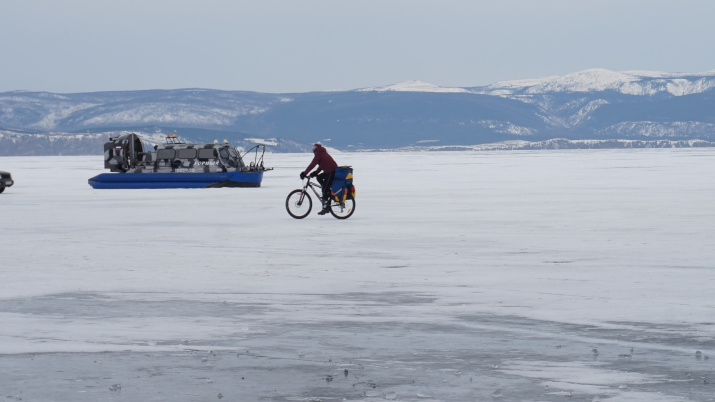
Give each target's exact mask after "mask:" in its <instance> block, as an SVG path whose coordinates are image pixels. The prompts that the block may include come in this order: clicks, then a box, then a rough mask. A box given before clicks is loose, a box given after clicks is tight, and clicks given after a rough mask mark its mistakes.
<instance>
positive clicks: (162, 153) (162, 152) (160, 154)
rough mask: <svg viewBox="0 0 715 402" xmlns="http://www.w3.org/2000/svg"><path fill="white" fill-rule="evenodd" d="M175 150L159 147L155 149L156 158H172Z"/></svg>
mask: <svg viewBox="0 0 715 402" xmlns="http://www.w3.org/2000/svg"><path fill="white" fill-rule="evenodd" d="M174 155H176V152H175V151H174V150H173V149H159V150H157V151H156V159H159V160H162V159H174Z"/></svg>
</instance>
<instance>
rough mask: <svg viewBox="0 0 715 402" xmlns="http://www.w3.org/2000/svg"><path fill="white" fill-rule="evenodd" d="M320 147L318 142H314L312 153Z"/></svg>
mask: <svg viewBox="0 0 715 402" xmlns="http://www.w3.org/2000/svg"><path fill="white" fill-rule="evenodd" d="M320 146H321V145H320V143H319V142H316V143H315V144H313V152H315V150H316V149H318V147H320Z"/></svg>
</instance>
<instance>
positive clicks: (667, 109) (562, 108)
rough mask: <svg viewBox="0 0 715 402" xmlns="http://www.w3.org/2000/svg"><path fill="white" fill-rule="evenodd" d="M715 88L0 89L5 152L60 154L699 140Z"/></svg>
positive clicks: (577, 79) (673, 83)
mask: <svg viewBox="0 0 715 402" xmlns="http://www.w3.org/2000/svg"><path fill="white" fill-rule="evenodd" d="M714 95H715V70H713V71H710V72H704V73H690V74H684V73H677V74H672V73H662V72H643V71H623V72H615V71H609V70H604V69H591V70H585V71H579V72H575V73H572V74H567V75H564V76H555V77H545V78H537V79H530V80H517V81H506V82H499V83H495V84H492V85H487V86H483V87H464V88H444V87H439V86H436V85H432V84H428V83H424V82H420V81H409V82H405V83H401V84H395V85H389V86H385V87H376V88H363V89H356V90H352V91H337V92H310V93H299V94H265V93H254V92H241V91H219V90H208V89H178V90H151V91H125V92H98V93H80V94H52V93H38V92H21V91H15V92H6V93H0V155H8V154H18V153H23V154H26V153H28V152H30V151H28V150H27V149H26V148H23V150H20V148H18V145H17V144H18V143H25V144H29V143H31V142H32V141H31V138H34V139H35V140H38V139H39V138H45V139H44V140H42V141H45V143H46V144H49V143H50V140H49V139H50V138H53V140H52V143H53V144H60V143H66V145H64V146H63V149H65V151H64V153H66V154H69V153H76V151H73V152H69V151H68V150H69V149H70V148H72V145H71V144H72V143H73V142H78V141H80V142H81V141H84V142H85V145H89V146H91V147H96V141H97V140H96V138H101V137H102V135H104V136H108V135H106V133H111V132H117V131H137V132H142V133H149V134H150V133H156V132H158V133H176V134H179V135H181V136H184V137H185V138H186V139H188V140H195V141H209V140H213V139H216V138H226V139H229V140H230V141H233V142H240V141H243V140H244V139H245V138H266V139H268V138H270V139H273V140H271V141H270V142H271V144H275V145H271V146H273V147H274V148H275V150H276V151H278V150H307V149H309V145H310V144H311V143H312V142H315V141H322V142H324V143H326V144H327V145H330V146H332V147H334V148H337V149H343V150H361V149H397V148H403V149H404V148H410V149H413V148H416V147H417V148H419V149H428V148H429V149H432V148H438V149H439V148H443V147H450V146H460V147H461V146H466V147H471V146H481V145H483V144H491V143H505V142H507V143H508V142H509V141H528V142H531V143H534V144H539V143H543V144H546V142H545V141H549V140H553V139H555V138H559V139H563V140H565V141H572V142H573V144H577V145H578V144H590V143H589V142H588V141H600V142H601V143H602V144H617V143H618V144H622V143H623V142H614V140H619V141H620V140H623V141H634V142H633V144H645V145H643V146H647V145H648V144H649V142H652V141H660V143H659V144H664V143H667V141H672V142H673V144H680V145H683V144H691V143H692V144H694V143H697V144H699V145H702V144H708V143H710V142H713V141H715V115H714V114H713V111H714V110H715V96H714ZM70 135H71V136H70ZM22 136H35V137H22ZM42 136H44V137H42ZM21 137H22V138H24V139H23V140H20V138H21ZM59 138H63V139H62V140H59ZM693 140H700V141H699V142H692V141H693ZM584 141H586V142H584ZM90 143H91V144H90ZM650 145H653V144H652V143H651V144H650ZM75 149H76V150H80V149H81V150H82V152H86V151H84V149H85V148H84V147H83V146H80V145H77V146H76V147H75ZM100 149H101V147H97V152H99V151H100ZM53 152H55V153H57V152H58V151H57V150H54V151H53Z"/></svg>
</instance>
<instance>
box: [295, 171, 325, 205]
mask: <svg viewBox="0 0 715 402" xmlns="http://www.w3.org/2000/svg"><path fill="white" fill-rule="evenodd" d="M306 179H308V180H307V181H306V182H305V185H304V186H303V194H301V196H300V202H301V203H303V198H304V197H305V194H307V193H308V187H310V189H311V190H313V194H315V196H316V197H318V199H319V200H322V199H323V186H321V185H320V183H315V182H313V181H311V180H310V179H311V177H310V176H307V177H306ZM316 189H317V190H316Z"/></svg>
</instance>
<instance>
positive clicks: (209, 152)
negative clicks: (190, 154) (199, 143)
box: [199, 148, 216, 160]
mask: <svg viewBox="0 0 715 402" xmlns="http://www.w3.org/2000/svg"><path fill="white" fill-rule="evenodd" d="M215 158H216V150H215V149H213V148H201V149H199V159H201V160H209V159H215Z"/></svg>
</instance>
